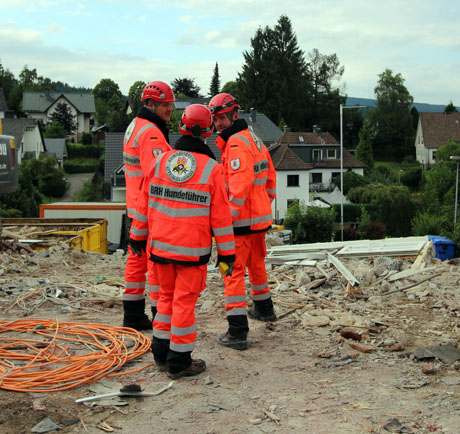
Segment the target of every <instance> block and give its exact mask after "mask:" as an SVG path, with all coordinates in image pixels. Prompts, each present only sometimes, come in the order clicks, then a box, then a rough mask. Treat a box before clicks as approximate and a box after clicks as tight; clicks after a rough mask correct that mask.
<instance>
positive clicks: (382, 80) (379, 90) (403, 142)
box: [370, 69, 415, 160]
mask: <svg viewBox="0 0 460 434" xmlns="http://www.w3.org/2000/svg"><path fill="white" fill-rule="evenodd" d="M375 96H376V98H377V107H376V109H375V110H374V111H373V112H371V113H370V122H371V123H372V124H373V126H374V127H375V130H376V136H375V139H374V156H375V157H377V158H380V159H393V160H398V159H402V158H403V157H405V156H407V155H412V154H413V152H414V149H413V148H414V137H415V135H414V128H413V120H412V116H411V112H410V110H411V107H412V104H413V102H414V99H413V98H412V96H411V95H410V93H409V91H408V90H407V88H406V86H405V85H404V78H403V77H402V75H401V74H399V73H398V74H393V72H392V71H391V70H390V69H386V70H385V71H384V72H382V73H381V74H380V75H379V80H378V83H377V86H376V87H375Z"/></svg>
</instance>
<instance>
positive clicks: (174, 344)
mask: <svg viewBox="0 0 460 434" xmlns="http://www.w3.org/2000/svg"><path fill="white" fill-rule="evenodd" d="M206 271H207V266H206V265H198V266H193V267H186V266H183V265H175V273H176V285H175V288H174V300H173V313H172V321H171V342H170V344H169V348H170V349H171V350H172V351H176V352H178V353H185V352H189V351H193V348H194V347H195V341H196V336H197V333H196V325H195V307H196V302H197V300H198V297H199V296H200V293H201V291H202V290H203V289H204V287H205V284H206ZM160 291H161V290H160Z"/></svg>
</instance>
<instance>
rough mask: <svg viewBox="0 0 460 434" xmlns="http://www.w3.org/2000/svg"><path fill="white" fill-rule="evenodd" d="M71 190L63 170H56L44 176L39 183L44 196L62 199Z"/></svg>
mask: <svg viewBox="0 0 460 434" xmlns="http://www.w3.org/2000/svg"><path fill="white" fill-rule="evenodd" d="M68 188H69V184H68V183H67V182H66V180H65V178H64V173H63V171H62V170H56V171H53V172H52V173H48V174H46V175H44V176H43V177H42V178H41V179H40V182H39V189H40V192H41V193H42V194H44V195H45V196H50V197H62V196H64V194H65V192H66V191H67V189H68Z"/></svg>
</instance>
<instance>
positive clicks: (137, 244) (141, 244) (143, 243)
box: [128, 238, 147, 256]
mask: <svg viewBox="0 0 460 434" xmlns="http://www.w3.org/2000/svg"><path fill="white" fill-rule="evenodd" d="M128 246H129V247H131V250H132V251H133V253H134V254H135V255H137V256H142V254H143V253H145V250H146V249H147V240H133V239H132V238H130V239H129V240H128Z"/></svg>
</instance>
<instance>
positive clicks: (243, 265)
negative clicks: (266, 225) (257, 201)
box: [224, 232, 270, 316]
mask: <svg viewBox="0 0 460 434" xmlns="http://www.w3.org/2000/svg"><path fill="white" fill-rule="evenodd" d="M235 245H236V260H235V265H234V267H233V273H232V275H231V276H227V277H225V278H224V296H225V311H226V314H227V316H231V315H246V311H247V302H246V285H245V282H244V278H245V274H246V269H247V270H248V273H249V281H250V282H251V298H252V299H253V300H254V301H259V300H267V299H269V298H270V289H269V288H268V281H267V271H266V269H265V256H266V254H267V248H266V245H265V232H261V233H257V234H249V235H235Z"/></svg>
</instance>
